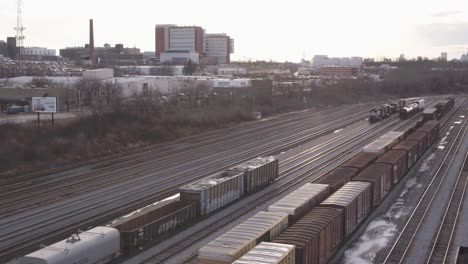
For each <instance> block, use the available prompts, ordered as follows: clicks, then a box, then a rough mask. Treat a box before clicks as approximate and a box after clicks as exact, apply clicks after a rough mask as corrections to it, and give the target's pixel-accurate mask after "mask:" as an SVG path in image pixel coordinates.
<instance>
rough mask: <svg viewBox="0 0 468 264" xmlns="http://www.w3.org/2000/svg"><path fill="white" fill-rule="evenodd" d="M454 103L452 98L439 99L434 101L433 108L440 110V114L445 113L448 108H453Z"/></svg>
mask: <svg viewBox="0 0 468 264" xmlns="http://www.w3.org/2000/svg"><path fill="white" fill-rule="evenodd" d="M454 105H455V99H454V98H448V99H445V100H441V101H439V102H437V103H436V105H435V108H436V109H437V110H438V111H439V112H440V115H441V116H442V115H445V114H446V113H447V112H448V111H450V109H452V108H453V106H454Z"/></svg>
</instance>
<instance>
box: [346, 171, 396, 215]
mask: <svg viewBox="0 0 468 264" xmlns="http://www.w3.org/2000/svg"><path fill="white" fill-rule="evenodd" d="M353 181H361V182H369V183H371V184H372V186H371V191H372V194H373V195H372V205H373V206H376V205H378V204H379V203H380V201H381V200H382V199H383V198H384V197H385V195H387V193H388V192H389V191H390V189H391V188H392V166H391V165H389V164H385V163H374V164H372V165H370V166H369V167H367V168H366V169H364V170H363V171H362V172H361V173H359V174H358V175H357V176H356V177H354V178H353Z"/></svg>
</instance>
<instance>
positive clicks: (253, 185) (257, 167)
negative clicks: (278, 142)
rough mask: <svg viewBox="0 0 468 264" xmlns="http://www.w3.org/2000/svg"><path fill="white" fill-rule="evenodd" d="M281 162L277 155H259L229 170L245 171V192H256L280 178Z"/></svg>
mask: <svg viewBox="0 0 468 264" xmlns="http://www.w3.org/2000/svg"><path fill="white" fill-rule="evenodd" d="M278 168H279V162H278V159H277V158H275V157H259V158H256V159H253V160H250V161H247V162H245V163H242V164H240V165H238V166H235V167H233V168H230V169H229V171H238V172H242V173H244V185H245V187H244V188H245V192H246V193H251V192H255V191H257V190H259V189H261V188H263V187H265V186H266V185H268V184H270V183H271V182H273V181H274V180H275V179H276V178H278Z"/></svg>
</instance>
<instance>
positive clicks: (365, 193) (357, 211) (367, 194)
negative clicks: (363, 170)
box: [320, 181, 372, 236]
mask: <svg viewBox="0 0 468 264" xmlns="http://www.w3.org/2000/svg"><path fill="white" fill-rule="evenodd" d="M320 206H324V207H335V208H342V209H344V219H345V236H348V235H349V234H351V232H353V230H354V229H355V228H356V227H357V226H358V225H359V224H360V223H361V221H362V220H364V218H366V216H367V214H369V212H370V209H371V207H372V193H371V184H370V183H369V182H358V181H352V182H348V183H347V184H345V185H344V186H343V187H341V188H340V189H339V190H338V191H336V192H335V193H334V194H332V195H331V196H330V197H328V198H327V199H326V200H325V201H323V202H322V203H321V204H320Z"/></svg>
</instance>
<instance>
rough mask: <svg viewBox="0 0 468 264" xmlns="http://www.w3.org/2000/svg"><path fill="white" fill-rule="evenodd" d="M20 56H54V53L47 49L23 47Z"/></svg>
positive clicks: (52, 50)
mask: <svg viewBox="0 0 468 264" xmlns="http://www.w3.org/2000/svg"><path fill="white" fill-rule="evenodd" d="M21 54H22V55H27V56H56V51H55V50H54V49H48V48H39V47H25V48H21Z"/></svg>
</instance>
